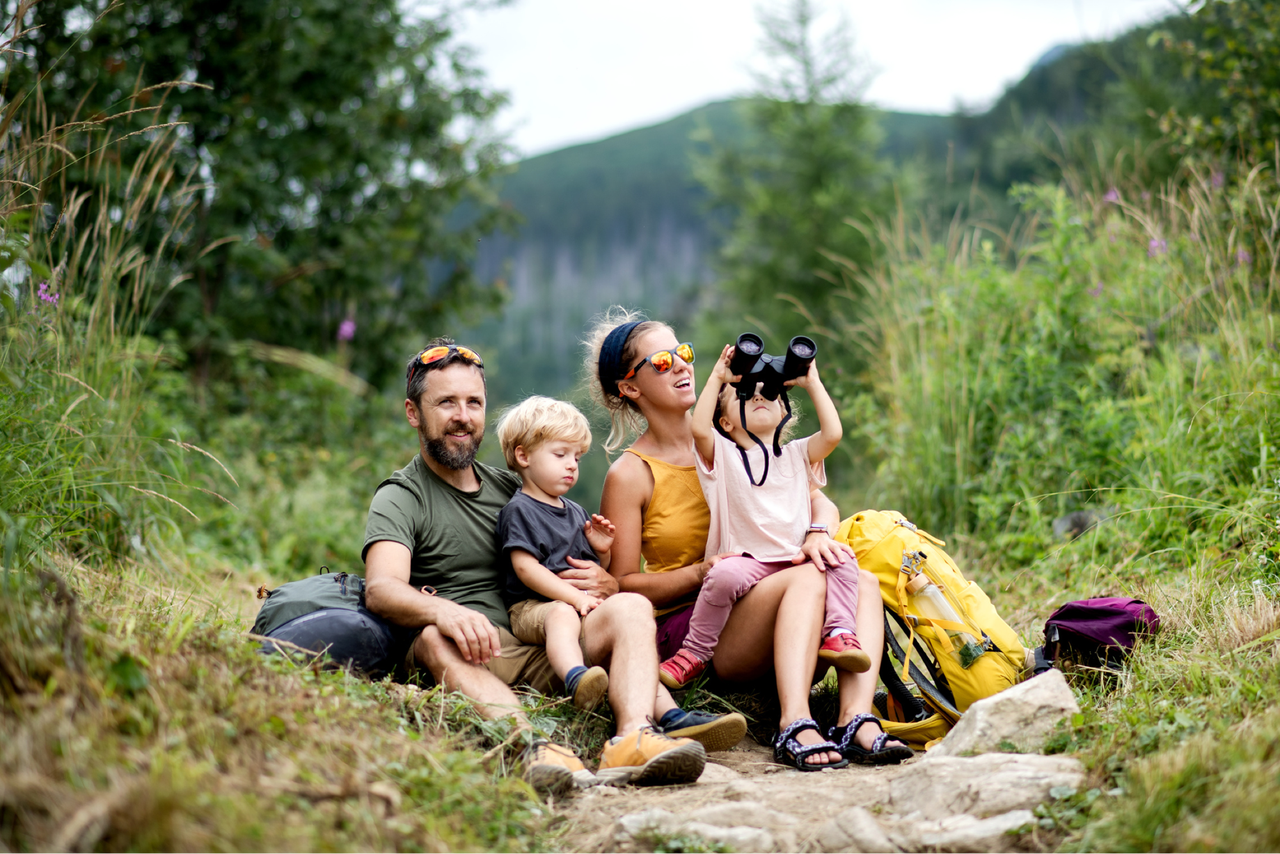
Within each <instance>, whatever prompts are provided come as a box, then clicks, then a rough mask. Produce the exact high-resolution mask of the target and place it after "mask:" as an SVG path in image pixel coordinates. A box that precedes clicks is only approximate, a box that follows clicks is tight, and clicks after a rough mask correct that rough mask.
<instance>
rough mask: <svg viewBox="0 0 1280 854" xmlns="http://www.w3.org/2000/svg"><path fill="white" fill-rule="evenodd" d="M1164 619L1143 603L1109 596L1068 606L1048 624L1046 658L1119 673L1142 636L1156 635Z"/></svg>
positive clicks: (1046, 624) (1050, 618)
mask: <svg viewBox="0 0 1280 854" xmlns="http://www.w3.org/2000/svg"><path fill="white" fill-rule="evenodd" d="M1159 628H1160V616H1159V615H1158V614H1157V613H1156V612H1155V611H1154V610H1153V609H1152V608H1151V606H1150V605H1148V604H1147V603H1146V602H1143V601H1142V600H1141V599H1128V598H1126V597H1123V596H1106V597H1103V598H1101V599H1081V600H1080V601H1078V602H1068V603H1067V604H1065V605H1063V606H1062V607H1061V608H1059V609H1058V610H1056V611H1054V612H1053V613H1052V614H1050V615H1049V619H1048V620H1047V621H1045V624H1044V657H1045V658H1046V659H1048V660H1049V661H1052V662H1055V663H1058V662H1061V661H1062V660H1064V659H1065V660H1068V661H1071V662H1072V663H1074V664H1078V665H1084V666H1086V667H1096V668H1103V669H1107V670H1119V669H1120V665H1121V664H1123V663H1124V659H1125V657H1126V656H1127V655H1128V654H1129V650H1131V649H1133V642H1134V640H1135V639H1137V637H1138V636H1139V635H1153V634H1155V633H1156V631H1158V630H1159Z"/></svg>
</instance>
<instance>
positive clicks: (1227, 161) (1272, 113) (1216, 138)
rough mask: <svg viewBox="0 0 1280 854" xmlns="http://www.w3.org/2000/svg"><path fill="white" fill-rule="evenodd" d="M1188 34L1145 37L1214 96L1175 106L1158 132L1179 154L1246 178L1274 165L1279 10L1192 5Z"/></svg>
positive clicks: (1214, 2) (1207, 0)
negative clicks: (1256, 168)
mask: <svg viewBox="0 0 1280 854" xmlns="http://www.w3.org/2000/svg"><path fill="white" fill-rule="evenodd" d="M1192 7H1193V9H1192V11H1191V20H1192V22H1193V25H1194V29H1193V30H1192V32H1190V33H1174V32H1170V31H1160V32H1157V33H1154V34H1153V35H1152V40H1153V41H1160V42H1161V43H1163V44H1164V45H1165V46H1166V47H1168V48H1169V49H1170V50H1171V51H1172V52H1173V53H1174V54H1175V55H1177V56H1179V57H1181V59H1182V61H1183V74H1184V75H1185V76H1186V77H1187V78H1189V79H1197V80H1200V81H1203V82H1204V84H1205V85H1206V88H1210V89H1211V90H1212V91H1213V94H1214V95H1215V97H1214V98H1212V99H1206V100H1205V102H1203V103H1200V104H1196V105H1194V106H1191V105H1175V106H1173V107H1171V108H1170V109H1169V110H1168V111H1167V112H1166V113H1165V114H1164V115H1163V116H1162V118H1161V122H1160V127H1161V129H1162V130H1163V131H1164V132H1165V133H1166V134H1168V135H1169V137H1170V139H1171V140H1172V141H1173V142H1174V143H1175V149H1176V150H1177V151H1178V152H1179V153H1181V154H1192V155H1193V156H1195V157H1197V158H1204V159H1208V160H1210V161H1212V162H1214V163H1216V164H1218V165H1221V166H1225V167H1238V168H1239V170H1240V172H1241V173H1242V174H1243V173H1247V172H1248V171H1249V170H1250V169H1252V168H1253V167H1254V166H1256V165H1257V164H1260V163H1269V164H1272V163H1274V162H1275V160H1276V157H1277V154H1276V147H1275V146H1276V140H1277V139H1278V138H1280V44H1277V42H1276V32H1277V31H1278V30H1280V8H1277V6H1276V5H1275V4H1274V3H1262V2H1227V0H1198V2H1196V3H1193V4H1192Z"/></svg>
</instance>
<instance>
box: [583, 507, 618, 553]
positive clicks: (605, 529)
mask: <svg viewBox="0 0 1280 854" xmlns="http://www.w3.org/2000/svg"><path fill="white" fill-rule="evenodd" d="M582 532H583V533H584V534H586V535H587V545H589V546H591V548H592V549H594V550H595V553H596V554H597V555H600V556H603V555H605V554H608V552H609V550H610V549H612V548H613V536H614V534H615V533H617V528H615V527H614V525H613V523H612V522H610V521H609V520H608V519H606V518H604V517H603V516H601V515H600V514H599V513H592V514H591V519H590V520H589V521H588V522H587V523H586V524H584V525H583V526H582Z"/></svg>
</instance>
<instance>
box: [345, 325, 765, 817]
mask: <svg viewBox="0 0 1280 854" xmlns="http://www.w3.org/2000/svg"><path fill="white" fill-rule="evenodd" d="M406 381H407V387H406V399H405V402H404V411H405V417H406V419H407V420H408V422H409V424H410V425H411V426H412V427H413V428H414V429H415V430H416V431H417V433H418V446H419V452H418V453H417V454H416V455H415V456H414V458H413V460H412V461H411V462H410V463H409V464H408V465H407V466H405V467H404V468H403V469H401V470H400V471H398V472H396V473H395V474H393V475H391V477H389V478H387V479H386V480H385V481H383V482H382V484H381V485H379V487H378V489H377V492H376V493H375V494H374V497H373V501H372V504H371V505H370V508H369V521H368V525H367V527H366V532H365V544H364V552H363V556H364V561H365V569H366V572H367V577H366V607H367V608H368V609H369V610H370V611H372V612H373V613H374V614H376V615H377V616H378V617H380V618H381V619H383V620H385V621H387V622H389V623H391V624H394V625H396V626H399V627H405V628H407V629H408V630H409V631H410V632H416V634H414V635H413V640H412V644H411V647H410V649H409V650H408V654H407V657H406V658H407V661H406V664H407V665H408V666H409V668H410V669H416V670H417V671H418V672H419V673H420V674H421V675H422V676H423V677H424V678H429V679H431V680H434V681H435V682H436V683H437V684H440V685H443V686H445V687H446V688H447V689H449V690H452V691H460V692H461V693H463V694H465V695H467V696H468V697H470V698H471V699H472V700H474V701H475V703H476V708H477V709H478V710H479V711H480V713H481V714H482V715H485V716H486V717H490V718H499V717H504V716H512V717H514V718H515V719H516V722H517V725H518V726H522V727H527V726H528V722H527V720H526V718H525V716H524V713H523V711H522V710H521V706H520V702H519V700H518V699H517V698H516V696H515V694H514V692H513V691H512V689H511V686H512V685H516V684H527V685H529V686H531V687H534V688H537V689H539V690H541V691H543V692H544V693H545V692H549V691H550V690H551V688H552V687H553V686H552V682H553V680H554V679H555V678H556V677H555V673H554V671H553V670H552V668H551V665H550V662H549V661H548V660H547V656H546V650H545V649H544V648H543V647H541V646H536V645H531V644H524V643H521V642H520V641H519V640H517V639H516V638H515V636H514V635H512V634H511V633H510V631H509V629H510V624H509V622H508V617H507V611H506V608H505V607H504V604H503V600H502V589H503V584H504V580H505V578H504V568H503V565H502V562H501V561H500V560H499V558H500V555H499V554H498V549H497V543H496V539H495V529H496V526H497V519H498V512H499V511H500V510H501V509H502V508H503V507H504V506H505V505H506V503H507V501H508V500H509V499H510V498H511V496H512V495H513V494H514V493H515V492H516V491H517V490H518V489H519V488H520V478H519V477H517V476H516V475H515V474H513V473H512V472H508V471H503V470H500V469H496V468H493V467H491V466H487V465H485V464H483V463H479V462H476V459H475V457H476V451H477V450H478V449H479V447H480V443H481V441H482V440H483V439H484V422H485V377H484V362H483V361H482V360H481V358H480V356H479V355H478V354H476V353H475V351H473V350H470V349H468V348H466V347H460V346H458V345H457V344H455V343H454V341H453V340H452V339H450V338H437V339H435V340H434V341H432V342H431V343H430V344H429V345H428V346H427V347H426V349H424V350H422V351H421V352H420V353H418V354H417V355H416V356H414V357H413V358H412V359H410V360H409V363H408V366H407V369H406ZM560 578H562V579H564V580H566V581H568V582H569V583H570V584H573V585H574V586H575V587H578V588H579V589H581V590H584V591H587V592H589V593H591V594H592V595H594V596H598V597H599V598H601V599H604V602H603V603H602V604H601V605H600V606H599V607H597V608H596V609H595V610H593V611H591V612H590V613H589V614H587V615H586V616H585V617H584V618H583V621H582V635H581V637H580V639H579V640H580V643H581V646H582V651H583V657H584V660H585V661H586V662H587V663H588V664H599V665H600V666H602V667H605V668H606V669H607V670H609V671H610V673H609V695H608V699H609V705H610V706H611V707H612V709H613V713H614V718H615V721H616V727H617V737H616V738H615V739H614V740H613V741H612V742H611V743H610V744H608V745H606V747H605V749H604V754H603V755H602V757H601V760H600V774H601V777H602V778H603V779H607V780H608V781H609V782H613V783H623V782H644V783H686V782H692V781H693V780H696V779H697V777H698V776H699V775H700V774H701V772H702V767H703V764H704V763H705V761H706V754H705V751H704V748H703V744H704V743H706V744H710V745H713V746H719V747H723V746H724V744H725V743H726V742H727V741H736V740H737V739H738V738H741V736H742V734H743V733H744V732H745V730H746V722H745V720H744V719H743V718H742V716H741V715H726V716H720V717H716V716H710V715H704V714H699V713H696V712H682V711H680V710H679V708H678V707H677V706H676V704H675V702H674V701H673V700H672V699H671V696H670V694H668V693H667V691H666V689H665V688H661V687H660V686H659V684H658V658H657V647H656V644H655V631H656V629H655V626H654V620H653V608H652V606H651V605H650V603H649V601H648V600H647V599H645V598H644V597H642V596H639V595H638V594H634V593H619V592H618V585H617V582H616V581H615V580H614V579H613V577H612V576H611V575H609V573H607V572H605V571H604V570H603V569H601V568H600V567H599V565H596V564H592V565H590V566H588V567H586V568H582V569H576V570H569V571H566V572H564V573H561V575H560ZM650 715H652V716H653V718H654V719H655V720H659V721H661V722H662V723H660V724H658V725H654V724H651V723H650V721H649V716H650ZM664 724H665V725H664ZM685 735H688V736H691V737H692V738H685V737H682V736H685ZM695 739H696V740H695ZM525 776H526V778H527V779H529V781H530V782H531V783H532V784H533V785H534V786H535V788H538V789H541V790H543V791H551V792H562V791H567V790H569V789H571V788H573V787H574V786H575V785H576V786H584V785H590V784H592V783H594V782H596V778H595V776H594V775H593V774H592V773H591V772H590V771H587V770H586V769H585V767H584V766H583V765H582V763H581V761H579V760H578V759H577V757H576V756H575V755H574V754H573V752H572V751H570V750H568V749H567V748H564V747H561V746H559V745H555V744H550V743H548V742H547V741H545V740H541V739H537V740H533V742H532V744H531V747H530V750H529V752H528V754H527V756H526V761H525Z"/></svg>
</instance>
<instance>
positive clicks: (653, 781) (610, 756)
mask: <svg viewBox="0 0 1280 854" xmlns="http://www.w3.org/2000/svg"><path fill="white" fill-rule="evenodd" d="M706 764H707V752H706V750H704V749H703V747H702V745H701V744H699V743H698V742H696V741H694V740H692V739H689V738H671V737H670V736H667V735H663V733H662V732H660V731H659V730H658V729H657V728H656V727H652V726H645V727H641V728H640V729H638V730H636V731H635V732H632V733H627V734H626V735H623V736H619V737H617V738H614V739H612V740H611V741H610V742H609V743H608V744H606V745H605V746H604V752H603V753H602V754H600V768H599V769H598V770H597V771H596V776H597V777H599V778H600V782H602V783H604V784H605V785H608V786H623V785H626V784H627V783H634V784H635V785H637V786H646V785H649V786H653V785H657V786H660V785H671V784H675V783H692V782H693V781H694V780H697V779H698V777H700V776H702V769H703V767H704V766H705V765H706Z"/></svg>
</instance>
